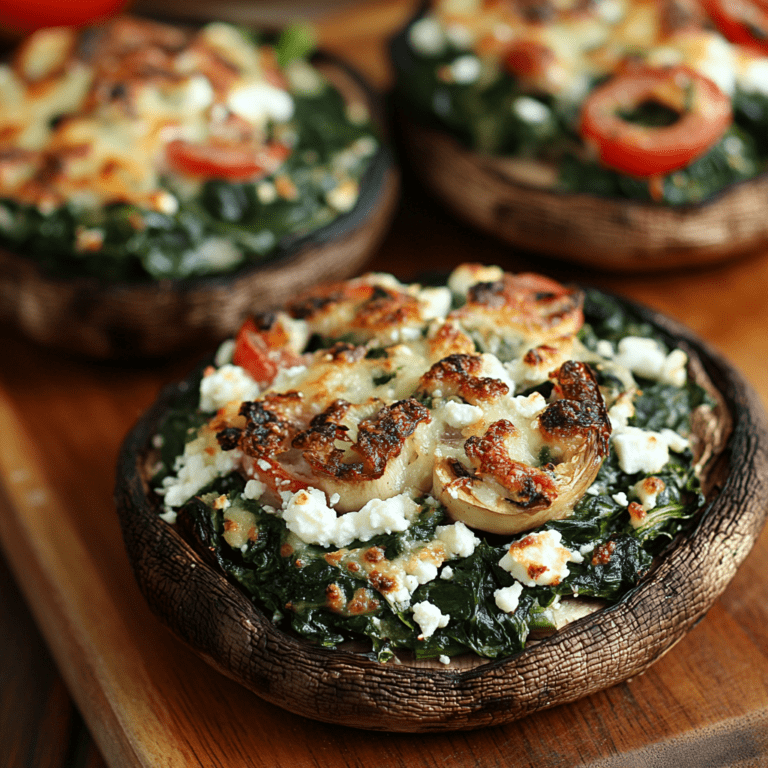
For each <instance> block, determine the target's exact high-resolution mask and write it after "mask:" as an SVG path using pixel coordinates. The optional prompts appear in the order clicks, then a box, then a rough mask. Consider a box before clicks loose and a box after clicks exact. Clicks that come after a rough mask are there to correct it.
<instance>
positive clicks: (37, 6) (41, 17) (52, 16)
mask: <svg viewBox="0 0 768 768" xmlns="http://www.w3.org/2000/svg"><path fill="white" fill-rule="evenodd" d="M128 2H129V0H69V2H67V0H27V1H26V2H17V1H12V0H0V26H2V27H5V28H6V29H10V30H13V31H15V32H34V31H35V30H36V29H42V28H44V27H82V26H84V25H86V24H90V23H92V22H97V21H103V20H104V19H106V18H108V17H109V16H113V15H115V14H116V13H119V12H120V11H122V10H123V9H124V8H125V7H126V6H127V5H128Z"/></svg>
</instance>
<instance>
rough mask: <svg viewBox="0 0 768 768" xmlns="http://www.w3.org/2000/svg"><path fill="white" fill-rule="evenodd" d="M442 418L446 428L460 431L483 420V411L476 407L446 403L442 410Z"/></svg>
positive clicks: (466, 404) (451, 402)
mask: <svg viewBox="0 0 768 768" xmlns="http://www.w3.org/2000/svg"><path fill="white" fill-rule="evenodd" d="M443 416H444V418H445V423H446V424H448V426H451V427H455V428H456V429H462V428H463V427H468V426H469V425H470V424H474V423H475V422H476V421H479V420H480V419H482V418H483V409H482V408H480V407H478V406H477V405H469V404H468V403H457V402H455V401H453V400H451V401H449V402H447V403H446V404H445V407H444V408H443Z"/></svg>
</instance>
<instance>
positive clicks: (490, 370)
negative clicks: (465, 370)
mask: <svg viewBox="0 0 768 768" xmlns="http://www.w3.org/2000/svg"><path fill="white" fill-rule="evenodd" d="M480 361H481V368H480V375H481V376H487V377H488V378H489V379H498V380H499V381H501V382H502V383H503V384H506V385H507V386H508V387H509V393H510V394H514V392H515V382H514V381H512V379H511V378H510V376H509V372H508V371H507V369H506V368H505V367H504V364H503V363H502V362H501V360H499V358H498V357H496V355H492V354H490V353H488V352H484V353H483V354H482V355H480Z"/></svg>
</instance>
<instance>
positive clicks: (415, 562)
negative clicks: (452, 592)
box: [405, 557, 437, 584]
mask: <svg viewBox="0 0 768 768" xmlns="http://www.w3.org/2000/svg"><path fill="white" fill-rule="evenodd" d="M405 570H406V572H407V573H408V575H409V576H415V577H416V579H417V580H418V582H419V584H427V583H428V582H430V581H432V580H433V579H436V578H437V566H436V565H435V564H434V563H431V562H429V561H428V560H421V559H419V558H418V557H413V558H411V560H410V561H409V562H408V564H407V565H406V567H405Z"/></svg>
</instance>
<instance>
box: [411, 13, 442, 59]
mask: <svg viewBox="0 0 768 768" xmlns="http://www.w3.org/2000/svg"><path fill="white" fill-rule="evenodd" d="M408 40H409V42H410V43H411V46H412V47H413V49H414V50H415V51H418V52H419V53H421V54H422V55H424V56H438V55H440V54H441V53H442V52H443V51H444V50H445V43H446V40H445V34H444V33H443V28H442V26H441V25H440V24H439V22H437V21H436V20H435V19H431V18H429V17H425V18H423V19H419V20H418V21H417V22H415V23H414V24H412V25H411V28H410V29H409V30H408Z"/></svg>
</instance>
